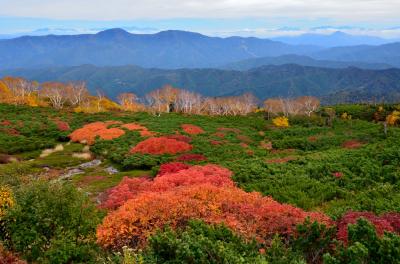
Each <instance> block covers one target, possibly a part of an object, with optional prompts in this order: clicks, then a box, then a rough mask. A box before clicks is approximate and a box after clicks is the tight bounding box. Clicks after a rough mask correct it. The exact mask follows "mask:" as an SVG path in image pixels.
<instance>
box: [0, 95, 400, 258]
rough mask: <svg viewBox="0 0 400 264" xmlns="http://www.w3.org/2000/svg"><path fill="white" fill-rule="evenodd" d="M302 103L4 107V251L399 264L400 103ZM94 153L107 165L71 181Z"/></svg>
mask: <svg viewBox="0 0 400 264" xmlns="http://www.w3.org/2000/svg"><path fill="white" fill-rule="evenodd" d="M125 97H126V98H125ZM125 97H124V98H123V97H121V98H120V99H121V102H122V103H123V104H125V105H126V107H127V108H128V107H129V108H132V109H136V108H135V106H134V105H132V104H133V103H134V102H135V101H134V100H133V99H132V98H131V97H129V96H127V95H125ZM122 99H123V100H122ZM306 99H307V98H300V99H298V100H286V101H283V103H284V104H282V102H281V101H279V100H276V101H273V100H272V101H269V103H272V106H273V107H271V109H270V112H266V111H257V112H254V113H250V114H248V115H246V116H242V115H222V116H217V115H204V114H203V115H189V114H185V113H166V112H167V111H166V109H165V108H160V109H162V111H160V112H157V113H156V114H154V113H153V112H151V111H149V112H132V111H121V110H118V111H108V112H107V111H105V112H98V113H91V114H88V113H84V112H80V111H73V110H71V109H69V108H67V107H63V108H62V109H60V110H54V109H53V108H50V107H43V106H40V104H39V106H36V107H30V106H26V105H23V104H20V105H13V104H0V161H1V163H4V164H0V195H1V196H0V210H1V211H0V228H1V231H2V232H1V234H2V235H1V247H0V249H1V250H0V256H2V254H3V255H4V256H7V258H9V259H16V261H23V260H26V261H28V262H36V263H398V261H399V259H400V257H399V251H398V248H399V232H400V229H399V223H400V221H399V219H400V194H399V192H398V190H399V188H400V141H399V138H400V129H399V127H398V121H393V120H394V119H395V118H394V117H395V116H396V115H397V112H396V111H398V110H399V109H398V106H397V105H377V106H374V105H337V106H332V107H319V108H318V109H315V111H314V110H313V112H312V113H311V114H310V115H308V114H307V113H306V112H303V111H305V110H307V109H308V110H310V109H312V107H314V106H315V105H313V103H315V102H314V101H307V100H306ZM306 102H307V105H308V106H309V107H308V108H307V109H306V108H304V105H306ZM279 103H280V104H279ZM65 104H66V105H68V104H69V103H68V102H66V103H65ZM301 105H303V107H300V106H301ZM163 106H166V105H163ZM170 106H171V105H170ZM170 106H169V107H170ZM282 106H286V107H287V106H290V107H289V108H282ZM274 107H275V108H274ZM296 107H298V110H296V109H297V108H296ZM282 109H283V110H284V111H282ZM288 109H291V110H290V111H288ZM292 111H300V114H293V112H292ZM94 112H95V111H94ZM389 116H392V117H389ZM388 117H389V118H388ZM275 118H279V119H276V120H280V121H279V122H274V119H275ZM57 145H62V147H59V150H58V151H55V152H53V151H49V152H48V153H49V154H46V155H42V154H43V153H44V152H42V151H43V150H45V149H54V148H55V147H56V146H57ZM82 153H87V154H88V157H89V160H83V159H80V158H77V156H74V157H73V154H82ZM93 158H96V159H98V160H101V162H102V163H101V164H100V165H98V167H90V168H85V169H81V172H79V174H77V175H72V176H68V177H65V174H66V173H67V172H68V171H69V170H71V169H76V168H80V167H79V166H80V165H81V164H82V163H86V162H88V161H90V160H91V159H93ZM108 167H112V168H114V169H116V170H117V172H113V173H109V172H107V171H106V170H105V169H107V168H108ZM21 259H23V260H21ZM196 261H197V262H196Z"/></svg>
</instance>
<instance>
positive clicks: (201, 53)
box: [0, 29, 400, 69]
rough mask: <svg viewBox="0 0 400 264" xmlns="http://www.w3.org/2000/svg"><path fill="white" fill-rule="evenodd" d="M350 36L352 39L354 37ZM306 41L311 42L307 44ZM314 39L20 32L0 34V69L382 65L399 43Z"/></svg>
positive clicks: (398, 61) (394, 58) (395, 57)
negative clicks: (275, 61) (282, 62)
mask: <svg viewBox="0 0 400 264" xmlns="http://www.w3.org/2000/svg"><path fill="white" fill-rule="evenodd" d="M338 35H339V36H338ZM299 38H300V37H299ZM319 38H323V39H328V40H332V41H331V43H332V46H333V45H335V43H336V42H337V43H338V45H340V44H344V43H349V44H352V43H359V42H360V41H361V40H362V39H366V38H361V39H360V37H358V38H356V37H354V36H350V35H343V34H340V33H335V34H332V35H330V36H329V35H328V36H324V37H321V36H320V37H319ZM354 38H356V40H357V41H358V42H357V41H356V42H354ZM311 39H313V38H311ZM369 39H370V38H369ZM345 40H347V41H348V42H346V41H345ZM386 41H387V40H386ZM288 42H290V41H288ZM381 42H383V40H382V39H381V40H380V42H379V41H378V40H376V42H372V41H367V42H366V43H381ZM290 43H293V42H290ZM312 43H314V45H311V44H312ZM318 45H322V44H321V42H320V41H317V40H315V41H311V42H309V43H308V44H289V43H284V42H280V41H275V40H269V39H260V38H254V37H247V38H244V37H227V38H220V37H209V36H205V35H202V34H199V33H193V32H186V31H178V30H168V31H162V32H159V33H156V34H131V33H129V32H127V31H125V30H123V29H109V30H105V31H101V32H99V33H97V34H83V35H47V36H24V37H19V38H14V39H3V40H0V61H1V63H0V69H12V68H34V67H54V66H79V65H83V64H93V65H96V66H123V65H138V66H141V67H145V68H166V69H177V68H219V67H221V66H224V65H226V64H229V63H234V62H237V61H241V60H247V59H258V58H262V57H278V56H282V55H301V56H309V57H311V58H313V59H316V60H325V61H340V62H342V64H346V63H347V65H348V66H355V67H361V68H364V67H365V68H382V65H386V66H387V67H400V55H399V54H400V43H396V42H395V43H389V44H387V43H385V44H382V45H378V46H373V45H359V46H341V47H331V46H329V47H326V45H325V46H323V45H322V46H318ZM343 62H345V63H343ZM286 63H292V62H290V61H287V62H286ZM295 63H298V64H300V65H305V66H319V65H310V64H309V63H310V62H309V61H308V59H306V58H303V59H300V60H297V61H296V62H295ZM322 63H324V62H322ZM371 64H372V65H371ZM374 64H375V65H374ZM329 65H334V66H337V65H335V64H334V63H328V65H327V67H329ZM258 66H260V65H258Z"/></svg>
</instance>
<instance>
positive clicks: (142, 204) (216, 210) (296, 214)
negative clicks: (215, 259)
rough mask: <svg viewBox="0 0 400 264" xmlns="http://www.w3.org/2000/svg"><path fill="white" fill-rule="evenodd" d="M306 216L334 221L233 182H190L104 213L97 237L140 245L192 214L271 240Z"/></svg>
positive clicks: (116, 244)
mask: <svg viewBox="0 0 400 264" xmlns="http://www.w3.org/2000/svg"><path fill="white" fill-rule="evenodd" d="M306 217H310V218H311V220H312V221H314V220H316V221H319V222H322V223H326V224H330V219H329V218H328V217H327V216H326V215H324V214H320V213H308V212H305V211H303V210H301V209H299V208H296V207H293V206H291V205H286V204H280V203H278V202H276V201H274V200H273V199H272V198H270V197H262V196H261V195H260V194H259V193H246V192H245V191H243V190H241V189H239V188H236V187H232V186H225V187H217V186H213V185H211V184H202V185H194V186H193V185H191V186H186V187H180V188H175V189H173V190H171V191H166V192H161V193H158V192H152V193H146V192H145V193H142V194H139V195H138V196H137V197H136V198H134V199H131V200H129V201H128V202H126V203H125V204H124V205H123V206H121V207H120V208H119V209H118V210H116V211H114V212H111V213H109V214H108V216H106V218H105V219H104V220H103V223H102V224H101V225H100V226H99V227H98V228H97V241H98V243H99V244H100V245H101V246H103V247H105V248H114V249H120V248H121V247H122V246H124V245H127V246H129V247H132V248H138V247H142V246H144V245H145V244H146V239H147V238H148V236H150V235H151V234H153V233H154V232H155V231H156V230H157V229H159V228H162V227H163V226H164V225H166V224H169V225H170V226H171V227H172V228H176V227H180V226H184V225H185V224H186V223H187V221H188V220H189V219H192V218H195V219H202V220H204V221H205V222H207V223H222V222H223V223H225V224H226V225H227V226H228V227H230V228H232V229H233V230H234V231H235V232H236V233H238V234H241V235H243V236H245V237H247V238H252V237H253V236H255V237H256V239H257V240H259V241H267V240H269V239H271V238H272V237H273V236H274V234H275V233H280V234H282V235H289V234H291V233H293V232H294V231H295V229H296V225H297V224H299V223H302V222H303V221H304V219H305V218H306Z"/></svg>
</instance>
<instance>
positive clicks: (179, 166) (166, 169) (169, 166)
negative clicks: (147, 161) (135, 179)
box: [158, 162, 190, 176]
mask: <svg viewBox="0 0 400 264" xmlns="http://www.w3.org/2000/svg"><path fill="white" fill-rule="evenodd" d="M189 167H190V166H189V165H187V164H185V163H182V162H170V163H165V164H162V165H161V166H160V169H159V170H158V176H161V175H164V174H167V173H175V172H178V171H181V170H186V169H189Z"/></svg>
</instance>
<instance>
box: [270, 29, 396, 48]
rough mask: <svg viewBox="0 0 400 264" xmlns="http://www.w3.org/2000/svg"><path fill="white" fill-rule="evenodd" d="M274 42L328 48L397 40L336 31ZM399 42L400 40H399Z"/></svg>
mask: <svg viewBox="0 0 400 264" xmlns="http://www.w3.org/2000/svg"><path fill="white" fill-rule="evenodd" d="M273 40H276V41H281V42H284V43H287V44H291V45H316V46H320V47H326V48H332V47H339V46H356V45H382V44H387V43H389V42H395V41H396V39H392V40H390V39H384V38H380V37H374V36H364V35H350V34H346V33H344V32H341V31H336V32H333V33H332V34H316V33H306V34H302V35H298V36H284V37H276V38H273ZM397 41H400V40H399V39H397Z"/></svg>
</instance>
